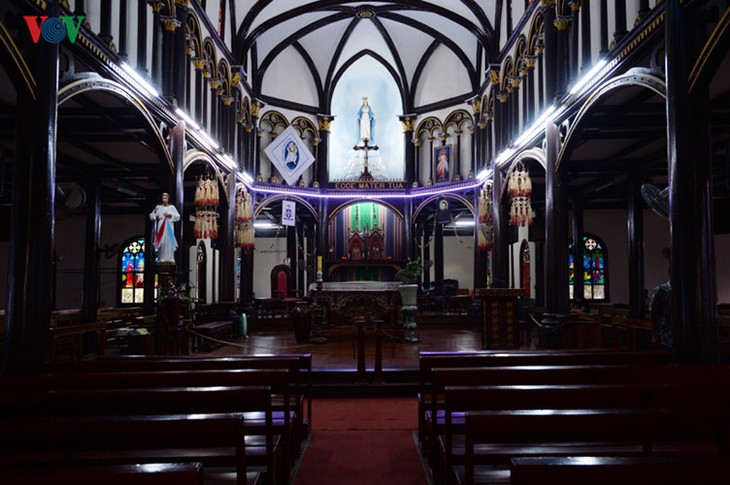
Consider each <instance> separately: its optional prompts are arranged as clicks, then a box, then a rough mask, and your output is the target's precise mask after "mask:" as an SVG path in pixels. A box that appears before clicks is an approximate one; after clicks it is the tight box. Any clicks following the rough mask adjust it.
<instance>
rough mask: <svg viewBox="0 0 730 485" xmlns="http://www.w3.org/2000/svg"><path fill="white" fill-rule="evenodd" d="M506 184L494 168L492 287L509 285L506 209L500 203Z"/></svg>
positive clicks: (502, 176) (501, 174)
mask: <svg viewBox="0 0 730 485" xmlns="http://www.w3.org/2000/svg"><path fill="white" fill-rule="evenodd" d="M505 185H506V180H505V175H504V174H503V173H502V172H501V171H500V170H499V169H495V170H494V186H493V190H492V202H493V218H494V244H493V247H492V288H508V287H509V225H508V218H507V211H506V210H505V209H506V208H505V207H504V204H503V203H502V200H503V198H502V193H503V192H504V187H505Z"/></svg>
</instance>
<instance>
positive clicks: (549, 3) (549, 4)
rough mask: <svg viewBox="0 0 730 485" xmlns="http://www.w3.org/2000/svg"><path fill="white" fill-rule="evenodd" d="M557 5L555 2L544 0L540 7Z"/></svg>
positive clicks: (553, 0)
mask: <svg viewBox="0 0 730 485" xmlns="http://www.w3.org/2000/svg"><path fill="white" fill-rule="evenodd" d="M554 5H555V0H542V1H541V2H540V6H541V7H543V8H548V7H552V6H554Z"/></svg>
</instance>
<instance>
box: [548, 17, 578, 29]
mask: <svg viewBox="0 0 730 485" xmlns="http://www.w3.org/2000/svg"><path fill="white" fill-rule="evenodd" d="M571 20H573V19H572V17H570V16H569V15H558V16H557V17H556V18H555V20H554V21H553V23H554V24H555V28H556V29H558V30H559V31H561V32H562V31H563V30H565V29H567V28H568V26H569V25H570V21H571Z"/></svg>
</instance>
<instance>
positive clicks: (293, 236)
mask: <svg viewBox="0 0 730 485" xmlns="http://www.w3.org/2000/svg"><path fill="white" fill-rule="evenodd" d="M286 257H287V258H289V264H290V266H289V268H290V269H291V272H292V275H293V276H294V278H293V283H294V284H295V285H296V284H297V281H298V280H299V278H298V277H297V273H298V270H297V228H296V227H295V226H286ZM289 289H290V290H293V289H295V288H289ZM288 296H289V295H284V297H288Z"/></svg>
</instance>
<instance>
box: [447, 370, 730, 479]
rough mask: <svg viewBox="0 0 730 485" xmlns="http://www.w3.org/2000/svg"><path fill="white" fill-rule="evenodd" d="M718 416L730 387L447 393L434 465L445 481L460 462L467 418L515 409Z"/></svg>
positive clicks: (465, 389)
mask: <svg viewBox="0 0 730 485" xmlns="http://www.w3.org/2000/svg"><path fill="white" fill-rule="evenodd" d="M669 407H671V409H672V410H677V411H678V410H682V411H703V412H708V413H721V412H726V411H728V410H730V385H729V384H728V383H727V382H725V383H722V384H716V385H714V386H705V385H703V384H701V383H700V384H697V385H691V384H690V385H672V384H656V383H646V384H628V385H616V384H597V385H549V386H543V385H526V386H525V385H523V386H457V387H450V386H447V387H446V391H445V409H444V424H443V426H439V427H438V428H437V429H436V431H437V432H438V437H434V438H433V439H434V441H437V442H438V444H439V449H438V461H437V462H436V461H435V460H434V463H433V468H434V469H435V470H436V471H438V470H442V474H443V476H444V479H448V476H447V474H448V473H449V471H450V470H451V468H452V466H453V465H455V464H463V462H464V433H465V427H464V423H465V419H464V416H465V415H466V414H468V412H474V411H485V410H517V409H538V408H545V409H574V408H601V409H665V408H669Z"/></svg>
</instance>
